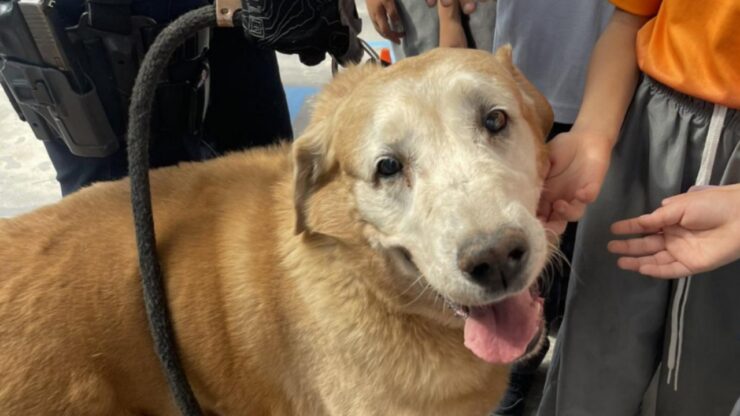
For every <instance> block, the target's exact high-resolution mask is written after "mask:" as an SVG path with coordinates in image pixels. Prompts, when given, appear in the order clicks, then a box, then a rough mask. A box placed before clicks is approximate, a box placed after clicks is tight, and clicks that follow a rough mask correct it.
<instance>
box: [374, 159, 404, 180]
mask: <svg viewBox="0 0 740 416" xmlns="http://www.w3.org/2000/svg"><path fill="white" fill-rule="evenodd" d="M401 169H403V165H402V164H401V162H399V161H398V159H395V158H392V157H385V158H383V159H380V160H379V161H378V167H377V170H378V175H380V176H393V175H395V174H397V173H398V172H400V171H401Z"/></svg>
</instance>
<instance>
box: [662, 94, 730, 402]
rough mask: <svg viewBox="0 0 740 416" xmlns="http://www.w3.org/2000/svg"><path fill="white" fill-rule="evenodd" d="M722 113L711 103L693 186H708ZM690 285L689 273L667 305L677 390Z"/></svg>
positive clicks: (670, 373)
mask: <svg viewBox="0 0 740 416" xmlns="http://www.w3.org/2000/svg"><path fill="white" fill-rule="evenodd" d="M726 116H727V107H725V106H721V105H715V106H714V110H713V111H712V118H711V120H710V121H709V130H708V131H707V139H706V141H705V142H704V150H703V151H702V155H701V164H700V165H699V173H698V174H697V175H696V186H704V185H709V182H710V180H711V178H712V170H714V159H715V158H716V156H717V147H718V146H719V139H720V137H721V135H722V127H723V126H724V124H725V117H726ZM690 288H691V276H687V277H683V278H681V279H680V280H679V281H678V284H677V285H676V293H675V294H674V295H673V304H672V305H671V309H672V311H671V340H670V344H669V345H668V362H667V363H666V367H667V368H668V377H667V379H666V384H669V385H670V384H671V378H673V390H674V391H678V371H679V369H680V368H681V350H682V348H681V347H682V345H683V324H684V316H685V313H686V300H687V299H688V297H689V289H690ZM682 299H683V300H682ZM674 370H675V373H674Z"/></svg>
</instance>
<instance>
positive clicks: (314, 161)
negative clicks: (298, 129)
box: [293, 124, 332, 235]
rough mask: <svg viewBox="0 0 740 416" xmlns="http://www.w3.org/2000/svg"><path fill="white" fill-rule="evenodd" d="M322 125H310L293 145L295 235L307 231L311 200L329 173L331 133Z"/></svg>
mask: <svg viewBox="0 0 740 416" xmlns="http://www.w3.org/2000/svg"><path fill="white" fill-rule="evenodd" d="M321 127H323V126H321V125H320V124H314V125H310V126H309V128H308V129H307V130H306V133H305V134H303V135H301V137H299V138H298V139H296V141H295V142H294V143H293V166H294V168H293V183H294V191H293V199H294V205H295V234H296V235H297V234H300V233H302V232H304V231H306V229H307V222H306V217H307V209H306V206H307V204H308V199H309V198H310V196H311V194H312V193H313V190H314V188H315V186H316V184H317V183H318V182H319V179H320V178H321V176H322V175H323V174H324V173H325V172H327V171H328V165H329V163H328V160H331V159H332V158H331V156H330V155H329V154H328V153H329V139H330V138H329V137H328V136H326V134H328V133H329V132H327V131H323V129H322V128H321Z"/></svg>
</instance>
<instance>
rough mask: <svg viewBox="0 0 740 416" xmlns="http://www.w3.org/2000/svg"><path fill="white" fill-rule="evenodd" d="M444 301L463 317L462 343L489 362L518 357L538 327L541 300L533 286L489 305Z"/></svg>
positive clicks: (506, 360)
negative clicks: (463, 332) (463, 336)
mask: <svg viewBox="0 0 740 416" xmlns="http://www.w3.org/2000/svg"><path fill="white" fill-rule="evenodd" d="M448 304H449V306H450V308H452V310H453V311H454V312H455V314H456V315H458V316H460V317H462V318H463V319H465V346H466V347H467V348H468V349H469V350H470V351H472V352H473V353H474V354H475V355H477V356H478V357H479V358H481V359H483V360H485V361H488V362H490V363H510V362H512V361H515V360H517V359H519V358H520V357H522V356H523V355H524V354H525V353H526V352H527V346H528V345H529V343H530V342H531V341H532V338H534V337H535V335H537V331H538V330H539V328H540V327H541V321H542V305H543V300H542V298H541V297H540V296H539V294H538V293H537V290H536V289H534V288H531V289H529V290H524V291H522V292H520V293H517V294H514V295H512V296H509V297H507V298H505V299H503V300H501V301H498V302H495V303H492V304H489V305H483V306H466V305H459V304H456V303H454V302H450V301H448Z"/></svg>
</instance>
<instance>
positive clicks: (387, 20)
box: [366, 0, 404, 44]
mask: <svg viewBox="0 0 740 416" xmlns="http://www.w3.org/2000/svg"><path fill="white" fill-rule="evenodd" d="M366 4H367V11H368V14H369V15H370V20H372V22H373V26H375V30H376V31H377V32H378V33H379V34H380V36H382V37H384V38H386V39H388V40H390V41H391V42H393V43H396V44H398V43H401V38H402V37H403V35H404V29H403V21H402V20H401V16H400V15H399V14H398V8H397V6H396V0H367V1H366Z"/></svg>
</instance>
